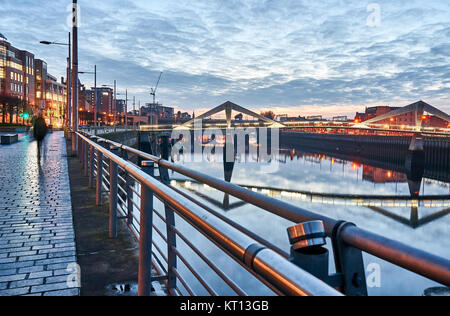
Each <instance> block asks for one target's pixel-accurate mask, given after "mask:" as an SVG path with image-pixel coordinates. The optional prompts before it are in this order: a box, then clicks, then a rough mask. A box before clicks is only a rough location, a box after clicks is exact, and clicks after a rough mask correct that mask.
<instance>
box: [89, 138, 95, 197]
mask: <svg viewBox="0 0 450 316" xmlns="http://www.w3.org/2000/svg"><path fill="white" fill-rule="evenodd" d="M93 187H94V147H93V146H92V145H90V146H89V188H93Z"/></svg>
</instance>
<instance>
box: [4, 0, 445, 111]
mask: <svg viewBox="0 0 450 316" xmlns="http://www.w3.org/2000/svg"><path fill="white" fill-rule="evenodd" d="M78 2H79V7H80V28H79V54H80V56H79V58H80V62H79V64H80V66H79V67H80V71H93V68H94V65H97V68H98V84H99V85H102V84H106V85H112V84H113V81H114V80H117V84H118V89H119V92H120V93H124V92H125V89H128V93H129V96H130V97H131V99H132V97H133V96H135V97H136V100H141V102H142V104H143V103H145V102H150V101H151V100H152V97H151V96H150V91H151V88H152V87H154V85H155V84H156V81H157V79H158V76H159V73H160V72H161V71H162V72H163V75H162V79H161V82H160V85H159V88H158V91H157V96H156V97H157V100H158V101H159V102H160V103H162V104H164V105H166V106H174V107H175V108H176V109H177V110H178V109H180V110H184V111H187V112H192V111H195V112H196V114H199V113H200V112H203V111H205V110H207V109H211V108H213V107H215V106H217V105H220V104H222V103H224V102H225V101H232V102H234V103H236V104H239V105H241V106H244V107H247V108H250V109H252V110H255V111H258V112H259V111H263V110H269V109H270V110H273V111H274V112H275V113H277V114H289V115H296V116H297V115H302V116H305V115H306V116H307V115H316V114H317V115H318V114H322V115H324V116H325V117H332V116H335V115H349V116H350V117H353V116H354V115H355V112H356V111H364V108H365V107H366V106H376V105H392V106H404V105H408V104H410V103H413V102H416V101H418V100H423V101H425V102H428V103H430V104H432V105H434V106H437V107H439V108H440V109H442V110H444V111H446V112H447V113H449V112H450V56H449V55H450V54H449V52H450V19H449V16H450V2H449V1H442V0H427V1H423V0H422V1H418V0H409V1H403V0H402V1H400V0H397V1H395V0H382V1H381V0H380V1H376V2H374V1H364V0H363V1H361V0H358V1H353V0H324V1H314V0H241V1H238V0H207V1H206V0H196V1H188V0H176V1H172V0H165V1H153V0H106V1H87V0H79V1H78ZM70 11H71V1H67V0H39V1H36V0H0V33H2V34H4V35H5V36H6V37H7V38H8V40H9V42H11V44H13V45H14V46H16V47H18V48H20V49H25V50H29V51H31V52H33V53H34V54H35V55H36V58H40V59H43V60H45V61H46V62H47V63H48V69H49V72H50V73H51V74H52V75H54V76H56V77H61V76H65V67H66V58H67V50H66V49H65V48H64V47H63V46H44V45H41V44H39V41H42V40H49V41H59V42H64V41H67V33H68V32H69V31H70V30H71V29H70V27H69V26H70V24H68V22H67V20H68V18H70ZM81 80H82V82H83V83H84V84H86V85H87V86H93V81H94V80H93V76H91V75H81ZM129 108H130V109H131V108H132V102H130V104H129Z"/></svg>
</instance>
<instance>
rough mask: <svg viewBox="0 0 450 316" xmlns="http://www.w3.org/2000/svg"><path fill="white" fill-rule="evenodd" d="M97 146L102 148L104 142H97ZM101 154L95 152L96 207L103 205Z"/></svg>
mask: <svg viewBox="0 0 450 316" xmlns="http://www.w3.org/2000/svg"><path fill="white" fill-rule="evenodd" d="M98 144H99V145H101V146H102V147H105V146H104V144H105V143H104V142H103V141H101V140H99V141H98ZM102 194H103V154H102V153H101V152H100V151H98V150H97V179H96V193H95V201H96V205H97V206H100V205H102V204H103V197H102Z"/></svg>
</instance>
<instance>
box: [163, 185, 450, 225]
mask: <svg viewBox="0 0 450 316" xmlns="http://www.w3.org/2000/svg"><path fill="white" fill-rule="evenodd" d="M171 184H172V186H177V187H182V188H184V189H186V190H189V191H191V192H193V193H195V195H197V196H199V197H201V198H203V199H204V200H206V201H207V202H209V203H211V204H212V205H214V206H216V207H219V208H221V209H222V210H224V211H231V210H234V209H237V208H240V207H242V206H244V205H246V204H247V203H245V202H243V201H237V202H233V203H230V200H229V196H228V195H227V194H224V199H223V201H219V200H216V199H214V198H213V197H211V196H210V195H208V194H207V193H205V192H207V191H215V189H213V188H211V187H209V186H207V185H204V184H201V183H199V182H195V181H193V180H182V179H177V180H175V179H172V181H171ZM237 185H239V186H241V187H243V188H246V189H249V190H252V191H253V192H258V193H261V194H264V195H266V196H269V197H274V198H283V199H291V200H297V201H303V202H309V203H319V204H329V205H343V206H362V207H367V208H369V209H371V210H372V211H375V212H377V213H380V214H382V215H384V216H386V217H389V218H391V219H393V220H395V221H397V222H400V223H402V224H404V225H407V226H410V227H413V228H417V227H420V226H423V225H425V224H428V223H430V222H432V221H435V220H437V219H440V218H442V217H444V216H446V215H448V214H449V213H450V195H445V196H420V197H417V198H414V199H412V198H411V197H410V196H393V195H354V194H327V193H319V192H307V191H297V190H286V189H280V188H273V187H264V186H256V185H245V184H237ZM388 207H389V208H392V207H402V208H410V209H411V213H410V218H406V217H402V216H400V215H398V214H396V213H394V212H391V211H388V210H386V209H385V208H388ZM419 207H423V208H443V209H442V210H439V211H437V212H434V213H432V214H431V215H427V216H424V217H422V218H419Z"/></svg>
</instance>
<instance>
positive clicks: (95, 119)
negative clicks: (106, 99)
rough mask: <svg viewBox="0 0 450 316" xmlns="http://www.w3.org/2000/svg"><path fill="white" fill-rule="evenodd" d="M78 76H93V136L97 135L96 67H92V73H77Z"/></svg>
mask: <svg viewBox="0 0 450 316" xmlns="http://www.w3.org/2000/svg"><path fill="white" fill-rule="evenodd" d="M78 73H79V74H90V75H94V104H93V106H94V130H95V135H97V123H98V122H97V112H98V109H97V65H94V72H89V71H79V72H78Z"/></svg>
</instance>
